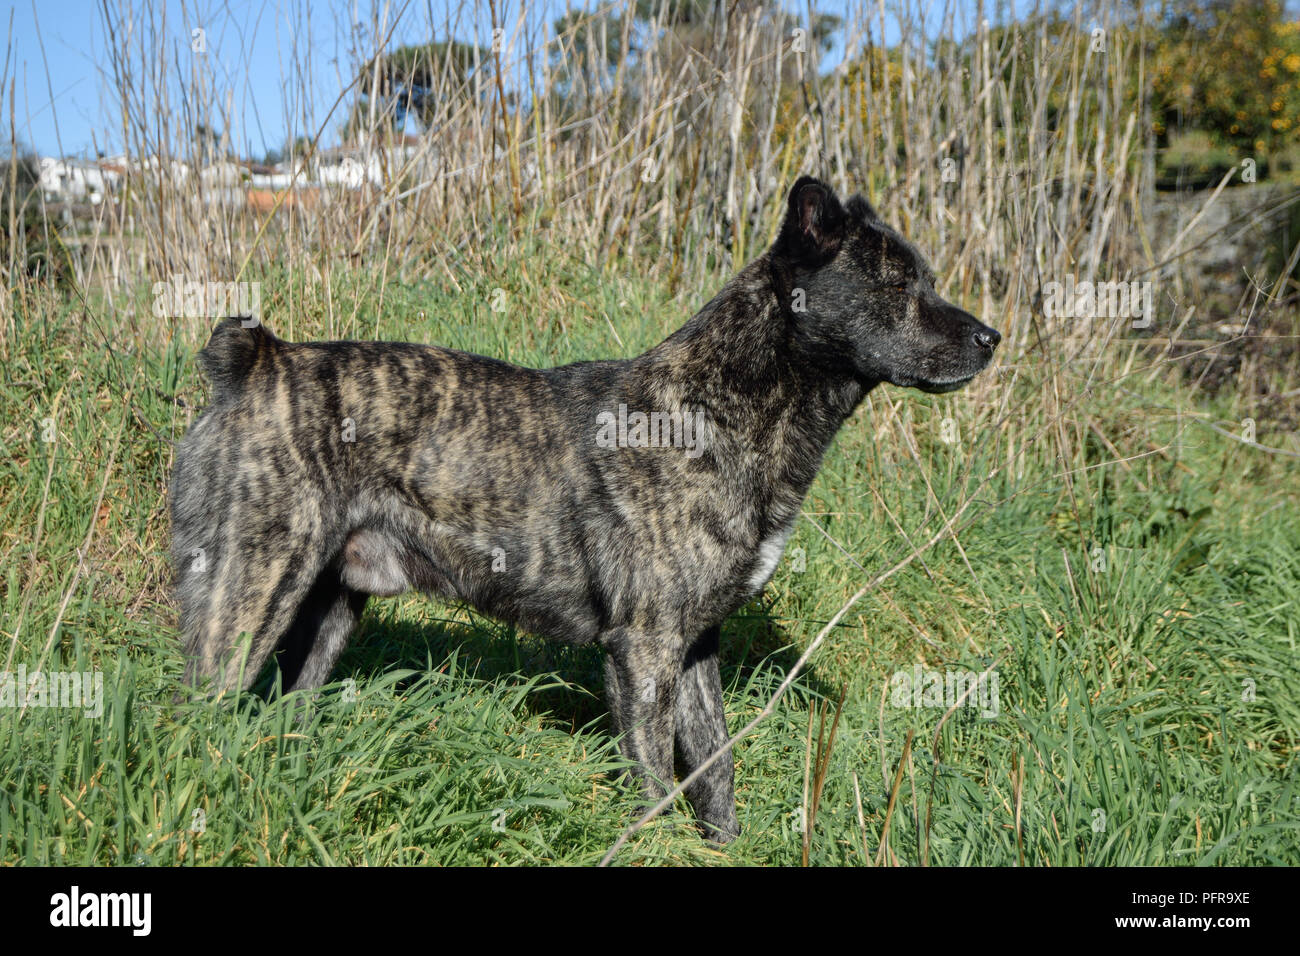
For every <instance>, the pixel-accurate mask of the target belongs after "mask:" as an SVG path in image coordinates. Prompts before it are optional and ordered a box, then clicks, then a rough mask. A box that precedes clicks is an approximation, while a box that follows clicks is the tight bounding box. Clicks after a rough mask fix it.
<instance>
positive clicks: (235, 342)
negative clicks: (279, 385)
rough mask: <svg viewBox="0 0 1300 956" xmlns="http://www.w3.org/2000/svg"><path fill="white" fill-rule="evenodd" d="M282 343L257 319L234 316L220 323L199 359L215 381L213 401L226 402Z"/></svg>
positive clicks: (213, 383)
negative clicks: (258, 365)
mask: <svg viewBox="0 0 1300 956" xmlns="http://www.w3.org/2000/svg"><path fill="white" fill-rule="evenodd" d="M248 323H252V324H251V325H250V324H248ZM279 343H280V340H279V339H277V338H276V337H275V336H274V335H272V334H271V333H270V331H269V330H268V329H267V328H266V327H265V326H263V325H262V324H261V323H260V322H258V321H257V320H256V319H249V318H241V317H239V316H231V317H230V318H228V319H222V320H221V321H220V322H219V323H217V327H216V328H215V329H213V330H212V338H210V339H208V344H207V345H205V346H204V347H203V350H202V351H201V352H199V363H200V364H201V365H202V366H203V371H205V372H206V373H207V375H208V381H210V382H211V383H212V403H213V404H214V405H219V404H223V403H224V402H226V401H228V400H229V399H232V398H234V397H235V396H237V395H238V394H239V392H240V391H241V390H242V388H243V385H244V382H245V380H247V378H248V373H249V372H250V371H252V369H253V367H254V366H255V365H256V364H257V362H258V360H259V359H264V358H267V357H269V355H270V353H271V352H273V351H274V350H275V349H276V347H277V346H278V345H279Z"/></svg>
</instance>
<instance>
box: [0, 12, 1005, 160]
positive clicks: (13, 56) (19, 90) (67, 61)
mask: <svg viewBox="0 0 1300 956" xmlns="http://www.w3.org/2000/svg"><path fill="white" fill-rule="evenodd" d="M404 2H405V0H398V2H397V3H396V4H395V7H396V8H398V9H400V8H401V7H402V6H403V3H404ZM519 2H520V0H505V6H506V9H507V10H508V11H509V13H510V16H511V17H512V18H513V16H515V15H516V14H515V11H517V10H518V9H519ZM570 2H571V5H572V6H573V7H574V8H590V7H591V6H592V3H591V2H586V3H581V2H572V0H570ZM850 2H852V0H822V2H821V3H820V4H819V5H818V9H820V10H824V11H827V12H835V13H839V14H841V15H843V14H844V13H845V12H846V6H847V4H848V3H850ZM959 2H961V3H963V4H964V3H966V2H967V0H959ZM1022 2H1023V0H1022ZM110 5H116V4H115V3H114V0H110ZM127 5H128V6H130V7H133V8H139V7H144V6H148V7H150V8H151V9H152V10H154V11H155V12H157V13H161V14H163V15H164V16H165V18H166V30H165V34H166V36H168V38H169V46H170V48H171V49H172V50H174V51H179V52H180V53H182V54H188V51H189V47H190V38H191V32H190V31H191V30H192V29H193V28H194V27H199V26H201V27H203V28H205V30H206V41H207V53H206V57H207V58H208V61H209V63H210V65H211V67H212V69H213V73H214V77H215V83H216V86H217V87H218V88H219V89H221V90H226V91H229V94H230V95H231V96H232V97H233V102H234V104H235V112H236V113H237V114H238V115H239V116H240V117H241V121H242V127H243V128H242V129H240V130H238V131H237V133H236V136H237V141H236V143H235V147H236V150H237V151H238V152H239V153H240V154H241V155H244V156H250V157H260V156H262V155H263V154H264V153H265V152H266V150H267V149H268V148H270V147H280V146H282V145H283V144H284V142H285V140H286V134H288V133H290V132H292V133H293V134H294V135H298V134H301V133H303V132H310V133H314V132H315V128H312V129H310V130H304V128H303V127H304V126H305V125H307V124H305V123H304V122H303V121H302V120H299V121H297V122H293V123H291V122H290V121H289V120H287V119H286V117H287V116H289V115H297V116H302V115H303V114H304V112H306V113H307V115H309V116H311V117H312V123H313V124H316V125H319V123H320V122H321V121H323V120H324V118H325V114H326V112H327V111H328V109H329V107H330V106H331V105H333V103H334V100H335V98H336V97H337V96H338V93H339V90H340V89H341V88H342V87H343V85H345V84H346V83H347V82H348V80H350V79H351V77H350V76H348V75H345V67H346V65H347V64H348V63H349V62H355V60H354V59H353V58H351V57H349V47H350V45H351V44H352V42H353V39H354V37H353V30H352V27H351V24H352V23H353V22H355V20H356V19H357V18H358V17H360V18H362V19H365V20H367V21H368V20H369V17H370V11H371V10H373V9H375V7H374V6H372V5H371V4H370V3H354V4H349V3H347V2H346V0H340V2H331V3H319V2H318V3H314V4H313V3H309V2H308V0H228V2H203V0H199V2H197V3H195V2H190V3H181V2H175V0H155V2H152V3H150V4H144V3H133V2H131V0H127ZM479 6H480V7H481V8H482V10H483V11H484V16H483V18H482V19H481V22H478V23H475V22H473V19H472V18H473V14H472V12H468V11H472V10H473V5H472V4H471V5H468V6H463V5H462V4H460V3H458V2H455V0H414V3H413V4H412V6H411V8H410V9H408V11H407V14H406V15H405V16H404V17H403V18H402V24H403V25H404V26H405V29H399V30H398V32H397V33H396V34H395V36H394V40H395V42H396V43H398V44H400V43H402V42H425V41H427V40H428V39H429V37H428V36H427V35H421V34H422V33H427V28H425V27H422V24H427V23H428V22H429V20H430V18H431V17H432V19H433V20H434V21H435V22H438V23H445V22H447V21H449V20H450V21H451V22H452V23H453V24H454V26H453V30H452V32H453V33H454V34H455V36H456V37H457V39H469V38H470V37H471V36H474V35H477V36H478V39H479V40H480V41H481V42H483V41H486V40H487V39H489V38H490V35H491V24H490V21H488V20H487V17H486V9H487V4H486V3H481V4H480V5H479ZM565 6H566V4H565V0H544V2H542V3H536V2H532V0H528V2H527V3H526V6H525V10H526V22H527V23H528V25H529V27H528V28H529V30H530V31H532V32H533V33H534V35H535V36H540V35H542V34H543V33H545V32H547V28H548V27H549V25H550V24H552V23H553V22H554V20H555V19H556V17H557V16H559V15H560V14H561V13H563V11H564V9H565ZM798 6H799V7H800V8H803V6H804V3H803V2H802V0H801V2H800V3H798ZM0 9H3V8H0ZM5 14H6V15H5V18H4V27H0V28H4V29H7V28H8V25H9V23H10V22H12V33H11V34H10V40H9V57H10V60H9V64H8V73H7V74H4V75H5V76H6V77H14V78H15V79H16V86H15V109H14V112H15V125H16V127H17V131H18V138H19V141H20V142H21V143H22V144H23V145H24V146H27V147H30V148H33V149H35V150H36V151H37V152H38V153H40V154H41V155H53V154H62V155H67V156H74V155H75V156H93V155H95V153H96V152H97V151H99V152H103V153H105V154H112V153H115V152H120V151H121V149H122V137H121V133H120V129H119V126H118V124H119V120H118V117H119V113H120V108H119V106H118V104H117V102H116V100H115V97H114V95H113V88H114V84H113V83H112V81H111V66H110V62H109V59H108V57H107V55H106V52H105V51H106V49H107V40H108V38H107V36H106V30H105V25H104V20H103V15H102V13H101V10H100V6H99V3H98V2H96V0H42V2H40V3H33V2H32V0H28V2H26V3H22V4H14V5H11V6H10V7H9V8H8V10H5ZM11 17H12V21H11ZM366 36H367V35H364V34H363V42H365V43H366V46H365V48H366V49H371V48H373V39H370V40H368V42H367V41H366ZM444 38H445V31H443V30H439V31H438V35H437V37H436V39H444ZM295 48H296V50H297V51H298V52H297V56H298V57H300V58H301V57H302V56H304V55H307V52H308V51H309V55H310V58H311V70H310V75H311V80H312V89H311V91H310V92H311V98H312V99H313V100H314V108H313V109H309V110H306V111H304V110H303V109H302V104H301V103H295V102H293V99H292V97H291V96H290V94H288V93H287V92H286V89H285V83H284V81H283V77H284V76H286V75H290V76H292V75H296V71H294V70H293V69H292V67H291V66H289V64H291V63H292V62H293V61H294V57H295ZM838 52H839V51H837V53H838ZM835 55H836V54H833V55H832V57H834V56H835ZM173 71H174V66H173ZM172 81H173V82H174V76H173V78H172ZM291 85H292V84H291ZM6 86H7V83H6ZM4 100H5V102H4V104H3V106H0V120H2V121H3V125H4V126H5V127H7V126H8V117H7V116H6V115H4V114H6V113H7V111H8V102H7V101H8V97H7V95H6V96H5V98H4ZM341 112H342V109H340V111H339V113H336V114H335V118H334V119H332V120H331V121H330V122H329V124H328V126H327V127H326V133H325V135H324V136H323V140H324V142H325V143H327V144H328V143H332V142H335V141H337V128H338V125H339V122H341V120H342V116H341V115H340V114H341ZM291 125H292V126H293V127H294V128H293V129H292V130H290V128H289V127H290V126H291Z"/></svg>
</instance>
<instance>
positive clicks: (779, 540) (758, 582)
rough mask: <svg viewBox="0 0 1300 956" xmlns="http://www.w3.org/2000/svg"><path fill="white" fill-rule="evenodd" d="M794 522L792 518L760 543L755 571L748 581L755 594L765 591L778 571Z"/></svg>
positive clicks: (751, 573) (754, 565) (754, 566)
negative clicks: (766, 585) (773, 574)
mask: <svg viewBox="0 0 1300 956" xmlns="http://www.w3.org/2000/svg"><path fill="white" fill-rule="evenodd" d="M794 522H795V519H794V518H791V519H790V520H788V521H787V522H786V523H785V524H784V525H783V526H782V527H780V528H778V529H777V530H775V531H773V532H772V533H771V534H769V535H768V536H767V537H765V538H764V539H763V540H762V541H760V542H759V543H758V551H757V553H756V554H755V556H754V563H753V570H752V571H751V572H750V575H749V581H748V584H749V589H750V590H751V591H753V592H754V593H755V594H757V593H758V592H759V591H761V590H762V589H763V586H764V585H765V584H767V582H768V580H769V579H770V578H771V577H772V573H773V572H774V571H776V566H777V565H778V564H780V563H781V555H782V554H784V553H785V543H786V542H787V541H788V540H789V539H790V532H791V531H793V530H794Z"/></svg>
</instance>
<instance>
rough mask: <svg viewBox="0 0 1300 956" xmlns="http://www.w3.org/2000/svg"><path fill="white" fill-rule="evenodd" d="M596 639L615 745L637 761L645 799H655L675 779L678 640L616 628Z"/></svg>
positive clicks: (677, 637) (651, 800) (679, 668)
mask: <svg viewBox="0 0 1300 956" xmlns="http://www.w3.org/2000/svg"><path fill="white" fill-rule="evenodd" d="M600 643H601V646H602V647H603V648H604V649H605V693H606V697H607V698H608V701H609V712H610V716H611V718H612V720H613V724H614V731H615V733H617V734H619V735H620V738H619V748H620V749H621V750H622V751H623V755H624V756H626V757H627V758H629V759H630V760H635V761H636V762H637V770H636V772H637V773H638V774H639V775H640V776H641V778H642V781H643V786H644V788H645V795H646V800H647V802H648V803H653V802H656V801H658V800H659V799H660V798H662V797H663V795H664V794H665V793H667V792H668V787H670V786H672V782H673V712H674V706H673V705H674V700H675V694H676V685H677V678H678V673H679V671H680V670H681V660H682V649H681V648H682V642H681V639H680V637H679V636H676V635H672V636H661V635H655V636H652V635H649V634H645V633H642V632H638V631H634V630H632V629H630V628H615V629H613V630H610V631H607V632H606V633H605V634H603V635H601V639H600Z"/></svg>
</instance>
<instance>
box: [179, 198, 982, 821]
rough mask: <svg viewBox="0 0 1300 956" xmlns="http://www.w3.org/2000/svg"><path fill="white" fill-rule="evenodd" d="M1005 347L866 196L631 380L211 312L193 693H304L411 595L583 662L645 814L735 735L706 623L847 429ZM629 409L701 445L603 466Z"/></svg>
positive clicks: (759, 569)
mask: <svg viewBox="0 0 1300 956" xmlns="http://www.w3.org/2000/svg"><path fill="white" fill-rule="evenodd" d="M998 341H999V336H998V333H997V332H995V331H994V330H992V329H990V328H988V327H987V326H985V325H982V324H981V323H980V322H978V321H976V319H975V318H974V317H972V316H970V315H968V314H967V313H966V312H963V311H962V310H961V309H958V308H956V307H955V306H952V305H950V304H948V303H947V302H944V301H943V300H942V299H941V298H939V296H938V295H936V293H935V291H934V283H933V274H932V273H931V272H930V270H929V268H928V267H927V266H926V264H925V262H924V260H923V259H922V257H921V256H920V254H919V253H917V252H916V250H915V249H913V248H912V247H911V246H910V245H909V244H908V243H907V242H906V241H904V240H903V238H902V237H901V236H899V235H898V233H896V232H895V231H894V230H892V229H890V228H889V227H887V226H885V225H884V224H882V223H881V222H880V221H879V220H878V219H877V218H876V215H875V213H874V212H873V211H872V210H871V208H870V207H869V206H868V205H867V203H866V201H865V200H863V199H861V198H860V197H854V198H853V199H851V200H850V201H849V202H848V203H847V205H846V206H842V205H841V204H840V202H839V201H838V200H837V199H836V197H835V195H834V193H833V192H832V191H831V190H830V188H829V187H827V186H826V185H825V184H823V183H821V182H819V181H817V180H815V179H811V178H808V177H805V178H803V179H800V180H799V181H798V182H797V183H795V185H794V187H793V189H792V190H791V192H790V196H789V209H788V212H787V215H786V218H785V221H784V223H783V226H782V228H781V232H780V234H779V237H778V239H777V241H776V243H775V244H774V245H773V247H772V248H771V249H770V250H769V251H768V252H767V253H766V254H764V255H762V256H760V257H759V258H758V259H756V260H755V261H754V262H752V263H750V264H749V265H748V266H746V267H745V268H744V269H743V270H742V271H741V272H740V273H739V274H738V275H737V276H736V277H735V278H734V279H732V280H731V281H730V282H728V283H727V284H726V286H724V287H723V289H722V291H721V292H720V293H718V295H717V296H716V297H714V299H713V300H712V301H711V302H709V303H708V304H707V305H706V306H704V308H703V309H701V310H700V311H699V313H698V314H697V315H696V316H695V317H694V318H692V319H691V320H690V321H689V322H687V323H686V325H685V326H683V327H682V328H681V329H679V330H678V331H677V332H675V333H674V334H672V335H671V336H669V337H668V339H667V340H665V341H664V342H663V343H661V344H660V345H658V346H656V347H655V348H652V349H651V350H650V351H648V352H646V353H645V354H644V355H641V356H638V357H636V358H633V359H628V360H625V361H600V362H580V363H577V364H574V365H567V366H564V367H562V368H554V369H543V370H537V369H529V368H519V367H517V366H514V365H509V364H506V363H505V362H499V361H496V360H495V359H490V358H483V357H481V356H477V355H469V354H466V353H463V352H455V351H451V350H449V349H442V348H434V347H429V346H423V345H406V344H390V343H379V342H327V343H321V344H305V343H303V344H298V343H288V342H282V341H280V340H278V339H276V338H275V337H274V336H272V335H271V334H270V332H268V331H267V330H266V329H265V328H262V327H260V326H254V327H252V328H245V327H244V324H243V323H242V322H240V321H239V320H238V319H229V320H226V321H224V322H222V323H221V324H220V325H218V326H217V328H216V330H215V331H214V332H213V334H212V340H211V341H210V342H209V343H208V346H207V347H206V348H205V349H204V350H203V352H202V353H201V360H202V364H203V367H204V369H205V370H206V371H207V374H208V376H209V378H210V380H211V383H212V404H211V405H210V406H209V407H208V408H207V409H206V410H205V411H204V413H203V414H202V415H201V416H200V417H199V419H198V421H196V422H195V423H194V426H193V427H192V428H191V429H190V431H189V433H188V434H187V435H186V436H185V438H184V440H183V441H182V442H181V443H180V446H179V448H178V450H177V454H176V468H175V474H174V476H173V479H172V487H171V507H172V532H173V553H174V558H175V561H176V564H177V575H178V591H179V596H180V602H181V629H182V631H183V633H184V636H185V644H186V652H187V654H188V666H187V669H186V676H187V679H188V680H189V681H191V682H199V681H202V680H205V679H206V680H211V681H212V682H213V685H214V689H216V690H227V689H230V688H232V687H233V686H235V685H236V684H240V683H242V685H243V686H244V687H247V686H248V685H249V684H250V683H251V682H252V681H253V679H255V678H256V676H257V674H258V672H259V670H260V669H261V668H262V666H263V665H264V664H265V663H266V662H267V660H268V658H269V657H270V656H271V654H272V653H273V652H276V651H279V652H280V664H281V667H282V669H283V674H284V683H285V686H291V687H293V688H314V687H316V686H318V685H320V684H321V683H322V682H324V681H325V680H326V678H327V677H328V675H329V673H330V670H331V668H332V667H333V666H334V663H335V661H337V660H338V657H339V654H340V653H341V652H342V651H343V648H344V646H345V645H346V644H347V641H348V636H349V635H350V633H351V632H352V629H353V626H354V625H355V624H356V622H357V618H358V617H359V616H360V614H361V611H362V608H363V607H364V605H365V603H366V600H367V597H368V596H369V595H371V594H377V595H393V594H398V593H401V592H403V591H405V590H407V589H408V588H419V589H421V590H423V591H426V592H429V593H432V594H436V595H439V596H441V597H444V598H450V599H456V600H460V601H464V602H466V603H468V604H470V605H473V606H474V607H476V608H478V609H480V610H482V611H484V612H487V613H489V614H492V615H494V616H496V617H499V618H502V619H504V620H507V621H511V622H514V623H515V624H517V625H519V626H520V627H522V628H524V629H526V630H529V631H533V632H537V633H541V634H545V635H549V636H551V637H555V638H558V639H561V640H565V641H569V642H572V643H577V644H586V643H591V642H596V643H598V644H599V645H600V646H601V647H602V648H603V649H604V650H605V652H606V684H607V691H608V696H609V706H610V711H611V714H612V718H613V723H614V726H615V728H616V730H617V731H618V732H619V733H620V734H621V735H622V738H621V739H622V745H623V748H624V751H625V752H626V754H627V755H628V756H629V757H631V758H633V759H634V760H636V761H637V762H638V764H639V768H640V772H641V774H642V776H643V777H644V782H645V786H646V789H647V793H648V795H650V796H655V795H660V794H662V793H663V792H664V791H663V787H664V786H665V785H667V784H670V783H671V780H672V774H673V744H674V741H675V742H676V745H677V750H678V754H679V756H680V758H681V760H682V763H683V765H684V766H685V767H686V768H687V770H692V769H694V768H695V767H696V766H698V765H699V763H701V762H702V761H703V759H704V758H705V757H707V756H708V755H709V754H711V753H712V752H713V751H714V750H716V749H717V748H719V747H720V746H722V745H723V744H724V742H725V741H726V740H727V724H726V718H725V715H724V713H723V708H722V685H721V682H720V680H719V676H718V632H719V626H720V624H721V623H722V621H723V619H724V618H726V617H727V615H728V614H730V613H731V612H732V611H734V610H736V609H737V608H738V607H740V606H741V605H742V604H743V603H744V602H745V601H746V600H748V599H749V598H751V597H753V596H754V595H755V594H757V593H758V592H759V591H761V590H762V588H763V586H764V585H765V584H766V582H767V580H768V578H769V577H770V576H771V575H772V572H773V569H774V568H775V567H776V564H777V562H778V561H779V560H780V557H781V554H782V551H783V549H784V547H785V542H786V538H787V537H788V536H789V534H790V530H791V527H792V526H793V524H794V522H795V519H796V517H797V516H798V514H799V507H800V503H801V502H802V500H803V498H804V495H805V493H806V492H807V491H808V487H809V485H810V484H811V483H812V480H813V478H814V476H815V475H816V474H817V469H818V467H819V465H820V464H821V460H822V456H823V455H824V453H825V451H826V448H827V446H828V445H829V444H830V442H831V439H832V438H833V437H834V436H835V433H836V431H837V430H838V429H839V427H840V425H841V424H842V423H843V422H844V420H845V418H847V417H848V415H849V414H850V413H851V412H852V411H853V410H854V408H855V407H856V406H857V404H858V402H859V401H861V399H862V397H863V396H864V395H865V394H866V393H867V392H868V391H870V390H871V389H872V388H874V387H875V386H876V385H878V384H879V383H881V382H889V383H892V384H895V385H904V386H915V387H919V388H922V389H926V390H929V391H946V390H949V389H953V388H957V387H959V386H960V385H962V384H964V383H965V382H967V381H968V380H969V379H970V378H971V377H973V376H974V375H975V374H976V373H977V372H979V371H980V370H981V369H983V368H984V367H985V366H986V365H987V364H988V362H989V360H990V359H991V357H992V355H993V350H994V348H995V347H996V345H997V343H998ZM619 405H626V406H627V408H628V409H629V410H632V411H641V412H644V413H646V414H649V413H651V412H669V413H671V412H680V413H702V418H701V419H697V420H702V422H703V428H702V429H701V433H700V434H699V435H697V436H696V438H697V440H698V441H700V442H702V443H703V445H702V453H701V452H700V450H699V448H698V447H697V449H696V450H695V451H694V452H692V454H689V455H688V454H687V453H686V451H687V450H686V449H683V448H681V447H663V446H660V447H612V448H611V447H603V446H602V445H600V444H598V443H597V442H596V440H595V437H596V434H597V431H598V428H597V418H598V416H599V415H600V414H601V413H602V412H608V413H611V414H617V410H618V406H619ZM347 420H350V421H347ZM349 439H350V440H349ZM242 634H247V635H251V642H250V643H249V645H248V651H247V655H248V656H247V660H246V662H241V660H240V659H239V657H240V655H239V654H237V653H235V649H236V646H237V644H238V643H239V637H240V635H242ZM241 665H242V666H241ZM241 675H242V681H241V680H240V676H241ZM688 796H689V798H690V800H691V802H692V803H693V805H694V807H695V810H696V813H697V815H698V817H699V819H700V821H701V823H702V825H703V826H704V828H705V832H706V833H707V834H708V835H710V836H711V837H713V838H714V839H717V840H728V839H730V838H732V837H734V836H735V835H736V834H737V833H739V829H740V828H739V824H738V823H737V820H736V809H735V796H734V791H733V765H732V760H731V757H730V755H727V756H726V757H725V758H724V759H721V760H719V761H717V762H716V763H714V764H713V766H712V767H711V768H710V769H709V770H708V772H707V773H705V774H704V775H703V776H702V777H701V778H700V780H699V782H698V783H697V784H696V785H695V786H693V787H692V788H691V789H690V791H689V793H688Z"/></svg>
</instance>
